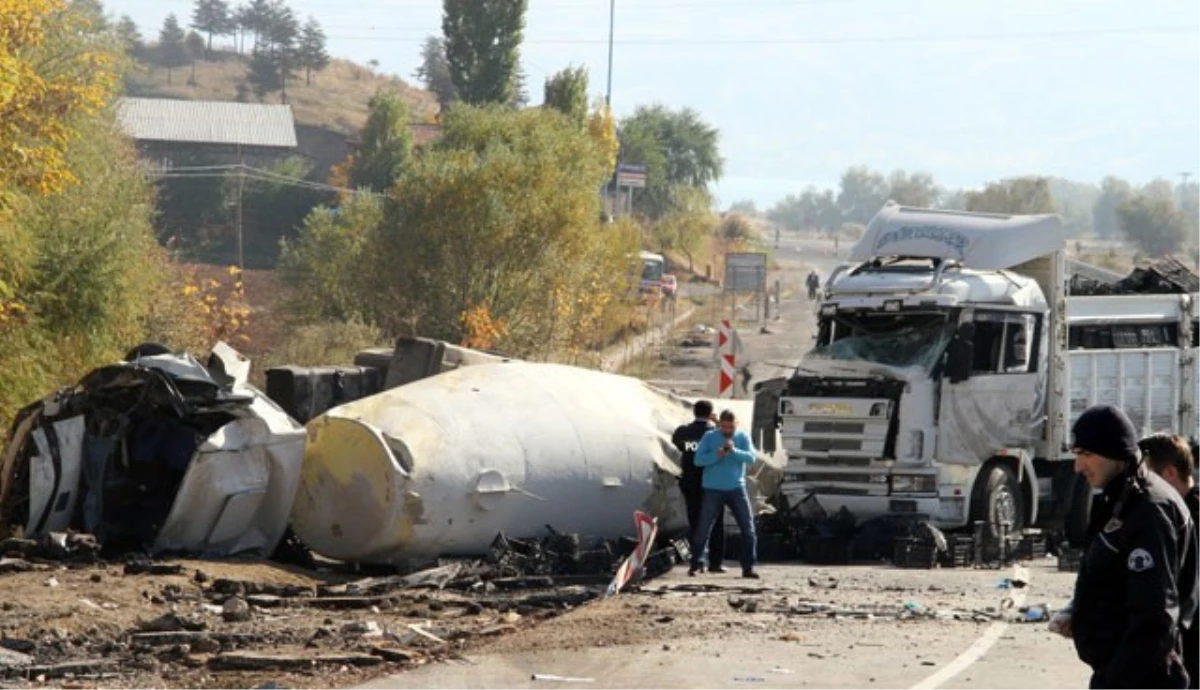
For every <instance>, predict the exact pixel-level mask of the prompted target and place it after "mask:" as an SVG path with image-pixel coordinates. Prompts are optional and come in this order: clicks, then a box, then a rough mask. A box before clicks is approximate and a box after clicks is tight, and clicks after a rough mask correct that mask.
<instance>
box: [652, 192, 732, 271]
mask: <svg viewBox="0 0 1200 690" xmlns="http://www.w3.org/2000/svg"><path fill="white" fill-rule="evenodd" d="M673 194H674V197H675V198H674V200H673V202H672V204H671V206H672V210H671V212H669V213H668V214H666V215H665V216H663V217H662V218H660V219H658V220H657V221H656V222H654V224H653V225H652V226H651V232H650V235H651V237H652V238H653V240H654V242H655V243H656V244H657V249H658V250H659V252H661V253H664V254H665V253H666V252H680V253H681V254H683V255H684V256H685V257H687V260H688V270H689V271H692V270H695V267H696V254H697V253H698V252H699V251H700V250H701V249H703V247H704V239H705V238H706V237H711V236H712V235H713V233H714V232H715V231H716V228H717V220H718V219H717V217H716V215H714V214H713V212H712V197H711V196H710V195H709V194H708V192H707V191H705V190H704V189H700V188H697V187H677V188H676V189H675V190H673Z"/></svg>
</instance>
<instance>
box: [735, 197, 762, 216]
mask: <svg viewBox="0 0 1200 690" xmlns="http://www.w3.org/2000/svg"><path fill="white" fill-rule="evenodd" d="M729 212H730V213H740V214H742V215H743V216H757V215H758V204H756V203H754V200H753V199H742V200H741V201H735V202H733V203H732V204H730V205H729Z"/></svg>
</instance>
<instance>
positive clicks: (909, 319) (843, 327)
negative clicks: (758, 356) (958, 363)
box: [805, 314, 953, 369]
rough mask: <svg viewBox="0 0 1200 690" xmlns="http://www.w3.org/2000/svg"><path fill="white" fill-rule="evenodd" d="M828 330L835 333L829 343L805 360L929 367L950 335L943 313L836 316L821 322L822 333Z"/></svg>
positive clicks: (935, 362) (939, 354) (815, 350)
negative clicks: (901, 315)
mask: <svg viewBox="0 0 1200 690" xmlns="http://www.w3.org/2000/svg"><path fill="white" fill-rule="evenodd" d="M829 329H832V330H833V331H834V334H835V335H834V340H833V342H832V343H829V344H826V345H822V346H819V347H817V348H815V349H814V350H813V351H812V352H810V353H809V354H808V355H807V357H806V358H805V359H836V360H844V361H861V362H874V363H876V364H886V365H888V366H892V367H911V366H919V367H922V368H924V369H931V368H933V366H934V365H935V364H937V362H938V360H939V359H941V356H942V353H943V352H944V351H945V349H946V344H947V343H949V342H950V338H951V336H952V335H953V331H952V329H951V328H950V327H949V326H948V325H947V322H946V316H945V315H943V314H924V315H912V316H903V317H900V316H884V315H874V316H867V317H854V316H838V317H835V318H832V319H829V320H827V321H824V320H823V321H822V323H821V331H822V333H825V332H827V331H828V330H829Z"/></svg>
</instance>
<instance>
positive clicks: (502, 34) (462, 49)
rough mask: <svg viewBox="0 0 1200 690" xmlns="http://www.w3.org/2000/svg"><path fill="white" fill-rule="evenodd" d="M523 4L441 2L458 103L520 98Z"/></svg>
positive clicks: (506, 0) (509, 0) (518, 0)
mask: <svg viewBox="0 0 1200 690" xmlns="http://www.w3.org/2000/svg"><path fill="white" fill-rule="evenodd" d="M528 5H529V2H528V0H443V3H442V34H443V35H444V36H445V40H446V62H447V63H448V64H449V66H450V76H451V78H452V79H453V81H454V86H455V88H456V89H457V90H458V95H459V96H460V97H461V98H462V100H464V101H466V102H467V103H470V104H472V105H479V104H485V103H500V104H505V105H509V104H512V103H515V102H517V101H518V100H519V98H520V93H521V91H522V88H521V83H520V50H521V40H522V37H523V34H524V30H525V10H526V8H527V7H528Z"/></svg>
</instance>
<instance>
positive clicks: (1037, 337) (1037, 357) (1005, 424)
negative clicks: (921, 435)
mask: <svg viewBox="0 0 1200 690" xmlns="http://www.w3.org/2000/svg"><path fill="white" fill-rule="evenodd" d="M972 331H973V332H972ZM956 340H958V341H959V342H958V343H957V344H956V345H957V347H956V346H952V347H951V348H950V355H949V360H948V362H947V370H948V372H949V373H950V375H949V376H945V377H943V379H942V396H941V404H940V406H939V411H938V444H937V456H936V457H937V458H938V460H940V461H941V462H949V463H963V464H974V463H979V462H982V461H984V460H987V459H988V458H989V457H992V455H994V454H995V452H996V451H997V450H999V449H1001V448H1013V447H1022V446H1028V445H1030V444H1032V443H1033V442H1034V441H1035V440H1036V439H1038V438H1040V437H1041V433H1042V424H1043V420H1044V416H1045V413H1044V410H1045V374H1044V370H1045V366H1046V364H1045V361H1044V352H1045V349H1046V348H1045V346H1044V342H1043V341H1044V337H1043V334H1042V316H1041V315H1040V314H1028V313H1019V312H1009V311H988V310H973V311H971V310H967V311H964V312H963V315H962V318H961V321H960V329H959V336H958V337H957V338H956ZM956 360H957V361H956Z"/></svg>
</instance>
